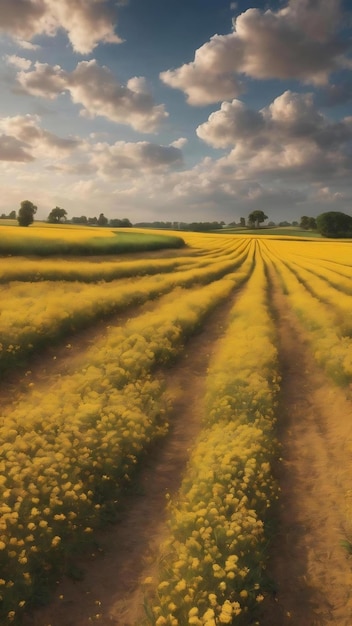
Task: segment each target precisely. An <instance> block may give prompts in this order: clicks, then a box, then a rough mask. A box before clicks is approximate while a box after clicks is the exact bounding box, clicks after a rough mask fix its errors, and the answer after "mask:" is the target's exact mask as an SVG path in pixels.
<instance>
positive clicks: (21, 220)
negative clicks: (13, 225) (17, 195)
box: [17, 200, 37, 226]
mask: <svg viewBox="0 0 352 626" xmlns="http://www.w3.org/2000/svg"><path fill="white" fill-rule="evenodd" d="M36 212H37V207H36V206H35V204H33V202H30V201H29V200H23V201H22V202H21V208H20V210H19V211H18V217H17V221H18V224H19V226H29V225H30V224H32V222H33V221H34V215H35V213H36Z"/></svg>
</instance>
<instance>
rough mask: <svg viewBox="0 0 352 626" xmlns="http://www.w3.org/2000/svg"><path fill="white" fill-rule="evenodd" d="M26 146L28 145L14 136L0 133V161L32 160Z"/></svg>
mask: <svg viewBox="0 0 352 626" xmlns="http://www.w3.org/2000/svg"><path fill="white" fill-rule="evenodd" d="M27 148H28V146H27V145H26V144H25V143H24V142H22V141H19V140H18V139H16V137H12V136H11V135H5V134H0V161H19V162H21V161H22V162H28V161H33V157H32V155H31V154H30V153H29V152H27Z"/></svg>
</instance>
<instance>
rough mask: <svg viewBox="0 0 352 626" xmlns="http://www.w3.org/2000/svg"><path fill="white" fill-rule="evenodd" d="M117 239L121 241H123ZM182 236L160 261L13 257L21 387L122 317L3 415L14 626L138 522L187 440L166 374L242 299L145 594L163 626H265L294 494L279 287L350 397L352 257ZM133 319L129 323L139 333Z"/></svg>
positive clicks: (318, 243) (4, 560)
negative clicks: (91, 553) (279, 473)
mask: <svg viewBox="0 0 352 626" xmlns="http://www.w3.org/2000/svg"><path fill="white" fill-rule="evenodd" d="M58 230H59V229H58V227H57V228H54V227H53V228H50V227H43V228H42V230H41V231H40V236H43V237H44V238H46V241H47V242H49V241H50V240H51V238H53V239H55V237H56V236H57V231H58ZM83 230H84V233H83V232H81V230H80V228H78V227H77V228H74V227H72V228H67V229H66V228H65V230H64V231H62V232H65V237H67V238H70V237H72V238H73V240H74V241H76V240H77V239H80V238H82V240H83V239H84V237H86V236H87V234H86V230H85V229H83ZM98 230H99V229H97V232H98ZM101 230H103V229H101ZM108 231H109V229H107V230H106V229H104V236H105V237H107V236H111V237H112V236H113V233H111V235H109V234H108ZM28 232H33V233H35V230H34V229H33V231H32V230H31V231H28ZM38 232H39V229H37V231H36V235H35V234H34V235H29V237H31V236H33V237H35V236H38ZM89 232H91V231H89ZM171 234H177V233H171ZM60 235H61V231H60ZM94 236H95V231H94ZM182 236H183V238H184V239H185V243H186V248H184V249H182V250H181V251H178V253H177V254H176V253H175V252H174V251H173V250H168V252H167V254H163V255H162V256H160V258H158V256H157V254H155V255H154V256H153V257H151V256H148V254H147V253H145V257H144V256H142V253H140V254H139V256H138V258H137V257H136V258H134V259H133V258H128V259H125V258H124V257H122V256H118V257H116V259H115V260H114V259H113V258H111V257H109V259H107V260H102V258H100V257H94V258H93V257H92V258H90V259H89V260H88V259H82V258H79V259H76V260H74V259H72V258H70V259H67V258H63V259H60V258H57V259H52V258H51V259H46V258H41V259H40V258H29V257H28V258H26V257H23V258H22V257H18V258H8V259H7V258H6V257H3V258H1V259H0V279H1V285H0V296H1V309H0V313H1V315H0V343H1V350H2V351H1V352H0V366H1V369H2V372H3V373H4V375H5V376H7V375H8V374H9V371H10V368H12V372H15V374H16V375H18V376H19V377H21V370H18V372H17V373H16V368H18V367H19V364H20V362H21V360H22V359H23V358H25V359H26V364H25V370H23V372H24V371H26V369H30V364H31V353H33V352H35V353H36V357H37V358H40V356H41V355H42V358H43V359H45V358H46V357H45V348H46V346H48V345H49V344H50V343H51V342H53V341H55V342H56V343H57V345H60V343H63V342H65V344H67V341H68V339H67V337H68V336H72V337H74V338H75V339H77V341H79V333H80V330H81V329H82V328H83V327H86V328H88V327H89V329H90V330H91V332H92V333H94V332H95V324H96V322H98V321H99V320H102V319H108V316H109V322H108V328H107V329H106V332H105V333H104V335H101V336H100V335H97V336H95V337H94V341H93V342H92V345H91V346H89V347H88V348H85V349H84V350H83V351H82V354H81V356H80V360H78V361H77V360H76V361H75V362H74V365H73V364H72V366H71V367H69V366H68V368H69V369H68V371H66V370H65V372H60V370H58V373H57V374H56V376H55V377H53V378H52V380H49V381H48V382H46V383H45V386H44V385H41V384H38V385H33V383H31V382H30V379H29V378H28V379H26V377H25V376H23V377H22V379H21V380H22V384H21V385H20V386H19V388H18V392H17V393H14V394H13V396H12V397H11V398H10V397H9V396H7V399H6V401H2V404H1V414H0V493H1V504H0V622H1V624H4V626H7V624H9V625H11V624H15V623H18V624H19V623H20V621H21V615H22V614H23V612H24V611H27V610H28V609H29V608H30V607H32V606H34V605H35V604H36V603H40V602H41V601H42V600H43V599H44V596H46V594H47V593H48V590H49V589H50V586H51V585H52V583H53V581H56V580H57V578H58V577H59V576H60V575H61V574H62V573H63V572H68V573H69V572H70V570H72V569H74V563H75V555H76V554H79V553H80V552H81V551H82V550H84V549H85V548H86V546H88V545H90V543H91V542H92V541H93V540H94V537H95V531H96V529H97V528H98V527H101V526H102V525H103V524H104V523H106V522H107V521H113V520H114V519H115V518H116V516H118V515H120V514H121V502H122V500H123V497H124V494H125V492H126V490H128V489H130V488H131V486H133V485H134V484H135V482H136V481H137V478H136V476H137V473H136V468H138V467H139V466H140V464H141V463H143V460H144V459H145V458H147V457H148V454H149V451H150V447H151V444H152V443H154V442H156V441H161V440H162V439H163V438H166V437H169V436H170V428H169V425H170V420H171V416H172V415H173V406H172V401H173V400H172V396H170V394H169V393H168V389H167V385H166V383H165V380H164V373H165V371H166V368H170V367H172V364H173V363H174V362H175V361H177V359H178V358H179V356H180V355H182V354H184V353H185V351H186V350H187V351H190V352H191V351H192V339H193V337H194V336H195V334H196V333H199V332H201V331H202V329H203V328H204V327H205V325H206V322H207V320H208V319H209V318H210V316H213V318H215V319H216V316H217V311H218V310H219V307H221V306H223V305H225V304H226V303H228V304H231V310H230V313H229V315H228V317H227V321H226V323H225V325H224V328H223V332H222V338H221V339H220V340H219V341H218V342H217V344H216V345H215V346H214V351H213V352H212V354H211V359H210V366H209V369H208V373H207V377H206V380H205V385H206V394H205V398H204V414H203V416H202V424H201V433H200V436H199V439H198V440H197V441H196V444H195V446H194V448H193V450H192V453H191V454H190V457H189V462H188V466H187V469H186V471H185V473H184V476H183V477H182V479H183V480H182V484H181V488H180V491H179V494H178V495H177V497H175V498H174V499H173V500H172V502H170V503H169V505H168V518H169V521H168V528H169V531H168V532H169V538H168V540H167V542H166V543H165V545H163V546H160V550H161V554H162V555H163V557H162V560H161V566H160V571H159V573H158V575H157V576H156V577H154V578H153V579H152V580H148V581H146V582H145V596H146V611H147V612H146V623H148V624H151V625H153V626H160V625H161V624H167V625H174V626H176V625H178V626H186V625H188V624H195V625H200V626H214V625H215V626H218V625H219V624H233V625H236V626H237V625H243V624H247V623H255V620H258V623H260V621H259V620H260V611H261V606H262V602H263V600H264V599H265V596H266V594H267V581H266V575H265V569H266V559H267V546H268V542H269V540H270V539H271V538H272V537H271V534H270V533H272V524H271V523H270V522H271V516H272V510H273V506H274V505H275V503H276V501H277V498H278V497H279V492H278V489H277V485H276V482H275V480H274V478H273V475H272V464H273V461H274V460H275V459H277V458H278V456H279V455H280V450H279V447H278V444H277V440H276V423H277V421H278V420H280V415H279V414H278V413H277V408H276V406H277V396H278V393H279V388H280V377H281V371H280V361H279V358H278V352H279V342H278V338H277V334H276V326H275V324H276V321H275V318H274V316H273V313H272V303H271V290H272V281H273V278H274V277H277V280H278V281H279V285H280V289H281V291H282V293H283V294H284V296H285V298H286V300H287V302H288V303H289V306H290V309H291V310H292V312H293V313H294V314H295V315H296V316H297V319H298V320H299V323H300V325H301V328H302V333H304V336H305V337H306V340H307V345H309V349H310V350H311V352H312V354H313V355H314V357H315V359H316V361H317V363H319V364H320V365H321V367H322V368H324V369H325V370H326V372H327V373H328V374H329V375H330V376H331V377H332V379H333V380H334V381H335V382H337V383H338V384H339V385H341V386H343V387H345V388H346V393H347V389H348V385H349V384H350V383H351V382H352V360H351V359H352V356H351V355H352V351H351V347H352V346H351V331H352V320H351V310H352V307H351V304H352V288H351V285H350V282H349V279H350V277H352V254H351V248H350V245H351V244H349V243H347V242H343V243H341V242H338V243H336V242H334V241H324V240H314V241H311V240H304V239H302V240H295V241H290V240H289V239H285V240H283V239H282V240H278V239H275V238H274V237H270V238H269V237H266V238H264V237H260V235H258V236H255V235H248V236H245V235H241V236H238V235H229V234H225V233H221V234H218V235H217V234H207V235H203V234H197V233H182ZM76 237H77V239H76ZM103 258H104V257H103ZM21 264H22V265H21ZM21 267H22V270H21ZM121 311H124V312H125V313H127V312H128V315H127V314H126V315H125V316H124V319H123V320H122V319H121V320H120V319H119V316H118V315H117V313H119V312H121ZM58 365H60V364H58ZM15 374H14V373H13V374H12V375H15ZM141 584H144V583H143V581H141Z"/></svg>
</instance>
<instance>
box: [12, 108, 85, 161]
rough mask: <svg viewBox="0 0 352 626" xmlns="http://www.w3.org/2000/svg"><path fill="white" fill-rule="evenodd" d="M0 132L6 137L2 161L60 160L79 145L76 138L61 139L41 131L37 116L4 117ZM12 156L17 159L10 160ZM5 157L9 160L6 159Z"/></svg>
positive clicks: (79, 142)
mask: <svg viewBox="0 0 352 626" xmlns="http://www.w3.org/2000/svg"><path fill="white" fill-rule="evenodd" d="M0 130H1V131H3V132H4V133H5V135H4V136H6V137H7V140H6V142H5V140H4V143H3V146H7V149H6V150H5V148H4V150H3V153H2V158H3V160H18V161H22V160H24V161H29V160H33V159H34V158H35V157H36V158H37V157H45V158H47V157H50V156H51V157H55V158H60V156H67V155H68V154H70V153H71V152H72V151H73V150H74V149H76V148H78V147H79V146H80V145H81V141H80V140H78V139H76V138H68V139H65V138H61V137H58V136H57V135H55V134H54V133H51V132H49V131H47V130H44V129H42V128H41V127H40V119H39V117H38V116H37V115H24V116H21V115H17V116H14V117H4V118H2V119H0ZM10 148H12V151H11V150H10ZM16 150H17V151H16ZM12 154H15V155H16V154H17V155H18V158H16V159H15V158H14V157H13V156H12V158H11V155H12ZM6 156H10V158H8V159H7V158H5V157H6Z"/></svg>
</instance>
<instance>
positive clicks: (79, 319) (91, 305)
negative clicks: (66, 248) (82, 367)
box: [0, 241, 251, 371]
mask: <svg viewBox="0 0 352 626" xmlns="http://www.w3.org/2000/svg"><path fill="white" fill-rule="evenodd" d="M243 248H244V249H243ZM248 256H249V259H250V260H251V256H250V246H248V243H247V242H245V246H243V244H241V241H240V242H239V245H237V247H236V246H235V250H234V251H233V254H232V255H229V254H228V255H227V256H226V257H224V256H223V258H222V259H221V260H217V261H216V262H214V261H212V262H211V260H210V259H208V260H207V261H206V262H204V260H203V259H201V260H200V261H198V263H197V264H194V263H193V265H192V267H191V268H190V269H184V270H180V271H178V272H175V271H174V272H171V273H170V272H169V273H166V274H164V273H159V274H156V275H154V276H148V277H139V278H135V279H134V280H133V281H131V280H130V279H125V280H119V281H111V282H109V283H105V282H100V283H98V284H94V285H92V284H85V283H81V282H77V281H74V282H67V281H65V282H64V281H56V282H50V281H41V282H37V283H30V282H19V281H14V282H10V283H8V284H6V285H3V286H1V287H0V299H1V302H2V307H1V316H0V371H4V370H5V369H7V368H9V367H10V366H13V365H15V364H16V363H17V362H18V360H19V359H21V358H23V355H24V354H28V353H30V352H32V351H33V350H35V351H38V349H40V347H41V346H43V345H46V344H48V343H49V342H50V341H52V340H53V339H57V338H61V337H63V336H64V335H65V334H67V333H71V332H72V331H73V330H75V329H77V328H80V327H82V326H83V325H85V326H87V325H88V324H92V323H93V322H94V321H95V320H96V319H99V318H101V317H102V316H105V315H108V314H109V313H112V312H113V311H119V310H123V309H125V308H126V307H128V306H130V305H132V304H140V303H143V302H145V301H147V300H150V299H154V298H156V297H158V296H160V295H161V294H163V293H167V292H168V291H170V290H171V289H173V288H175V287H176V286H177V285H182V286H183V287H191V286H193V285H195V284H197V283H199V284H206V283H209V282H211V281H214V280H216V279H218V278H220V277H221V276H224V275H225V274H226V273H228V272H230V271H233V270H234V269H236V267H240V266H241V265H242V264H243V263H244V262H245V261H246V259H247V261H248ZM44 263H46V261H44ZM247 264H248V263H247ZM204 265H205V266H204ZM185 267H187V266H185Z"/></svg>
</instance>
